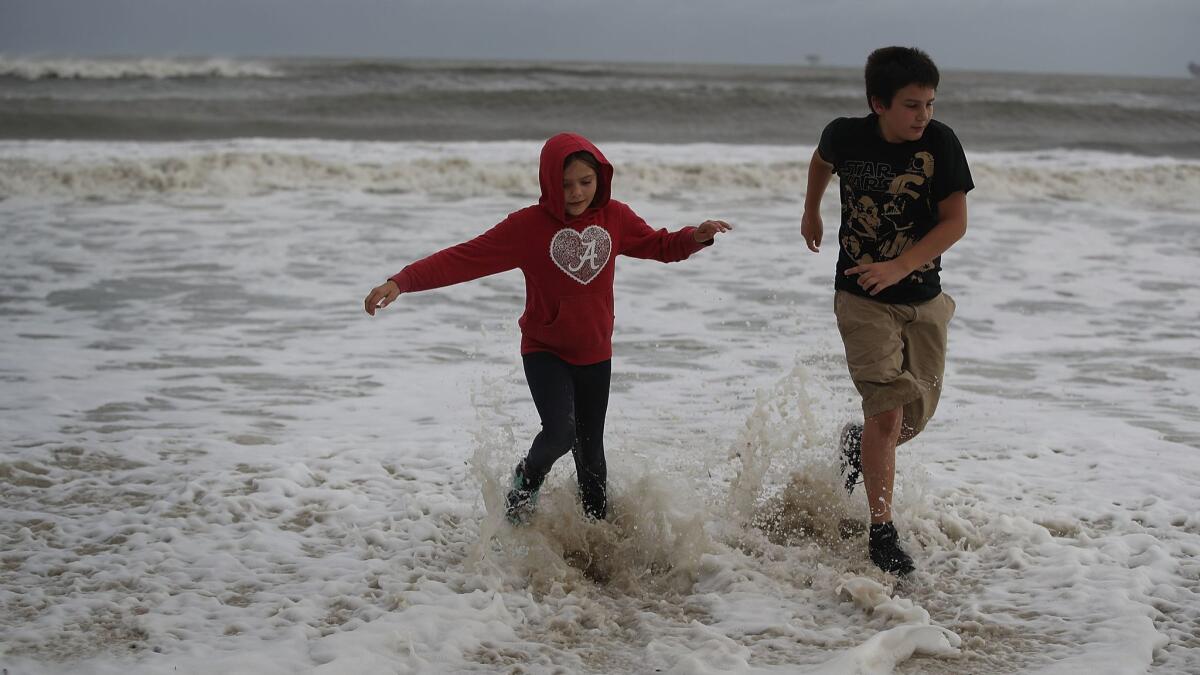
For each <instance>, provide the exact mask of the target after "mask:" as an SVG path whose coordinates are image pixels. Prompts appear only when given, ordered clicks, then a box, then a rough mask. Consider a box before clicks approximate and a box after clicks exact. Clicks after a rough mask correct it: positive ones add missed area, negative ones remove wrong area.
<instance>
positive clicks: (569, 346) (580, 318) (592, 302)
mask: <svg viewBox="0 0 1200 675" xmlns="http://www.w3.org/2000/svg"><path fill="white" fill-rule="evenodd" d="M612 306H613V303H612V299H611V297H610V296H608V295H605V294H592V295H578V296H573V297H567V298H561V299H559V301H558V305H557V307H556V308H555V312H554V315H553V318H551V319H550V320H549V321H548V322H545V323H539V324H537V325H534V326H527V327H526V332H527V333H529V336H530V337H532V338H534V339H536V340H537V341H538V342H541V343H542V344H544V345H547V346H550V347H556V348H559V349H562V350H564V351H569V352H578V351H587V350H589V349H593V348H595V347H597V346H599V345H606V344H608V343H609V342H610V341H611V340H612V333H613V318H614V317H613V311H612ZM530 329H532V330H530Z"/></svg>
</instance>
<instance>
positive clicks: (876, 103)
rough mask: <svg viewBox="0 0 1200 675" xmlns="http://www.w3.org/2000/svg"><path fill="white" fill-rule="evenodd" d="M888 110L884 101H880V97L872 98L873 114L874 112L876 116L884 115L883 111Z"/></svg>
mask: <svg viewBox="0 0 1200 675" xmlns="http://www.w3.org/2000/svg"><path fill="white" fill-rule="evenodd" d="M887 109H888V107H887V106H886V105H884V104H883V101H881V100H879V97H878V96H872V97H871V111H872V112H874V113H875V114H876V115H882V114H883V111H885V110H887Z"/></svg>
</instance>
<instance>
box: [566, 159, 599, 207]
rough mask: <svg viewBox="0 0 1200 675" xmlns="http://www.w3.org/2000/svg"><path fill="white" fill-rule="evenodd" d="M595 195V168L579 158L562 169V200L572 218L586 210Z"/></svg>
mask: <svg viewBox="0 0 1200 675" xmlns="http://www.w3.org/2000/svg"><path fill="white" fill-rule="evenodd" d="M595 197H596V170H595V169H593V168H592V167H590V166H588V165H587V164H586V163H584V162H581V161H579V160H575V161H574V162H571V164H570V165H568V166H567V168H566V170H565V171H563V202H564V203H565V205H566V208H567V215H568V216H571V217H572V218H574V217H575V216H578V215H579V214H581V213H583V212H584V211H586V210H587V208H588V206H590V205H591V203H592V199H594V198H595Z"/></svg>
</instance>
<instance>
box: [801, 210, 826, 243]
mask: <svg viewBox="0 0 1200 675" xmlns="http://www.w3.org/2000/svg"><path fill="white" fill-rule="evenodd" d="M800 234H801V235H802V236H803V237H804V243H805V244H808V250H810V251H812V252H813V253H820V252H821V236H822V235H823V234H825V223H824V222H823V221H822V220H821V213H820V212H819V211H813V212H809V211H805V212H804V215H803V216H800Z"/></svg>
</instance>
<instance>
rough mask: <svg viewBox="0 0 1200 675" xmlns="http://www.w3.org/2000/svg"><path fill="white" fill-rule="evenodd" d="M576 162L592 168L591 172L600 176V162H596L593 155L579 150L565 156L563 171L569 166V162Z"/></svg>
mask: <svg viewBox="0 0 1200 675" xmlns="http://www.w3.org/2000/svg"><path fill="white" fill-rule="evenodd" d="M576 161H579V162H583V163H584V164H587V165H588V166H590V167H592V171H595V172H596V175H597V176H599V175H600V162H598V161H597V160H596V156H595V155H593V154H592V153H590V152H588V151H587V150H580V151H578V152H572V153H571V154H569V155H567V156H566V158H565V159H563V171H566V170H567V167H568V166H571V162H576Z"/></svg>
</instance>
